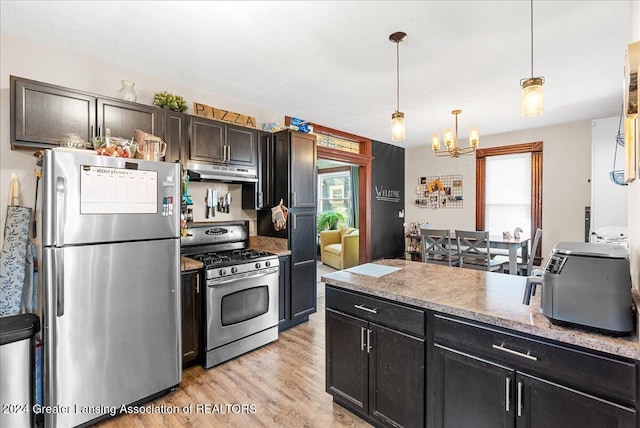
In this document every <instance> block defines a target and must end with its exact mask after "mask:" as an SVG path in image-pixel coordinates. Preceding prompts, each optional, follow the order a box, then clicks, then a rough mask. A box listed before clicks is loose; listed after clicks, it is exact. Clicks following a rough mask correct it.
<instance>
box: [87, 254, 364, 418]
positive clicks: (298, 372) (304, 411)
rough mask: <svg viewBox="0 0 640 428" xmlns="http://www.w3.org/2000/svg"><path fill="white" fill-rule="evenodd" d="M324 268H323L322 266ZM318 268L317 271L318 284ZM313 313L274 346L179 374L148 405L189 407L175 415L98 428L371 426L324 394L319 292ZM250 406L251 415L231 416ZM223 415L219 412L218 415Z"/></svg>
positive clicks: (323, 355)
mask: <svg viewBox="0 0 640 428" xmlns="http://www.w3.org/2000/svg"><path fill="white" fill-rule="evenodd" d="M323 268H324V266H323ZM320 275H321V269H319V272H318V279H320ZM318 291H319V292H318V312H317V313H315V314H312V315H311V316H310V318H309V322H308V323H305V324H302V325H299V326H296V327H293V328H291V329H289V330H287V331H284V332H282V333H280V335H279V338H278V340H277V341H276V342H273V343H271V344H269V345H266V346H263V347H262V348H260V349H257V350H255V351H252V352H250V353H248V354H245V355H243V356H240V357H238V358H235V359H234V360H231V361H228V362H226V363H224V364H221V365H219V366H216V367H214V368H212V369H210V370H205V369H203V368H202V367H201V366H199V365H198V366H194V367H191V368H189V369H187V370H185V371H184V372H183V373H182V383H181V384H180V388H179V389H177V390H175V391H173V392H171V393H169V394H167V395H164V396H162V397H160V398H159V399H157V400H155V401H154V402H152V403H148V404H145V406H147V405H156V406H162V405H164V406H166V407H173V406H178V407H179V408H180V409H182V408H183V407H184V406H190V405H192V406H193V408H192V410H191V411H187V412H182V411H181V412H179V413H177V414H137V415H133V414H128V415H120V416H116V417H114V418H111V419H108V420H106V421H104V422H102V423H100V424H98V425H97V426H99V427H100V428H112V427H113V428H115V427H117V428H132V427H225V428H226V427H238V428H246V427H292V428H297V427H370V426H371V425H369V424H367V423H366V422H364V421H363V420H362V419H360V418H358V417H356V416H354V415H353V414H351V413H350V412H349V411H347V410H345V409H344V408H342V407H340V406H338V405H337V404H333V402H332V400H331V396H330V395H329V394H327V393H326V392H325V353H324V344H325V329H324V328H325V324H324V308H325V307H324V287H323V286H321V287H319V290H318ZM198 404H201V405H204V404H208V405H212V406H214V405H218V409H219V410H220V412H216V413H211V411H212V410H213V409H214V408H213V407H212V408H211V409H212V410H211V411H210V413H208V414H205V413H202V412H201V413H197V412H196V406H197V405H198ZM232 405H246V406H251V405H254V409H255V411H254V412H251V409H249V412H245V413H233V410H234V409H235V410H236V411H238V410H239V409H240V406H234V407H232V408H231V409H230V410H227V409H228V408H229V407H230V406H232ZM223 411H224V412H227V413H222V412H223Z"/></svg>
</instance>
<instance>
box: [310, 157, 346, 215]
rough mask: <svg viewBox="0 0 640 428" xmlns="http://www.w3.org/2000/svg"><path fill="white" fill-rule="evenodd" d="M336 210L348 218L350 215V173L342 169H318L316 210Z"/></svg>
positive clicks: (320, 211)
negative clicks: (323, 170)
mask: <svg viewBox="0 0 640 428" xmlns="http://www.w3.org/2000/svg"><path fill="white" fill-rule="evenodd" d="M331 210H333V211H337V212H339V213H342V214H344V216H345V217H346V218H348V219H350V218H351V217H352V212H351V210H352V208H351V175H350V171H349V169H348V168H347V169H345V170H342V171H335V170H334V171H332V172H322V170H320V171H318V212H319V213H322V212H325V211H331Z"/></svg>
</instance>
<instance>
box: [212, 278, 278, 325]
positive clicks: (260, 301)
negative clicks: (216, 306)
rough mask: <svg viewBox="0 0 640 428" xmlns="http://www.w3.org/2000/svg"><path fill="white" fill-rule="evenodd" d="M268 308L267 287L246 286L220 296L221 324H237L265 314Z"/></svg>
mask: <svg viewBox="0 0 640 428" xmlns="http://www.w3.org/2000/svg"><path fill="white" fill-rule="evenodd" d="M268 310H269V287H267V286H266V285H263V286H260V287H253V288H248V289H245V290H240V291H236V292H235V293H231V294H226V295H224V296H223V297H222V307H221V311H220V312H221V317H222V319H221V321H222V325H223V326H229V325H233V324H238V323H241V322H243V321H247V320H250V319H252V318H256V317H259V316H260V315H263V314H266V313H267V312H268Z"/></svg>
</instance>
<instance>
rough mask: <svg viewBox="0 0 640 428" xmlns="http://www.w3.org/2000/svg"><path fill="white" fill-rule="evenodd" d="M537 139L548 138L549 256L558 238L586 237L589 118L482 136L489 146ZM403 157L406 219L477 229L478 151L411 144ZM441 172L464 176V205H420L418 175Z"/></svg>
mask: <svg viewBox="0 0 640 428" xmlns="http://www.w3.org/2000/svg"><path fill="white" fill-rule="evenodd" d="M533 120H535V119H533ZM480 130H481V131H482V128H481V129H480ZM535 141H542V142H543V143H544V146H543V160H542V230H543V232H542V256H543V257H545V258H546V256H547V254H549V251H550V250H551V248H552V247H553V245H554V244H555V243H556V242H559V241H583V240H584V207H585V206H589V205H590V196H591V195H590V194H591V186H590V183H589V178H590V176H591V121H585V122H576V123H569V124H565V125H558V126H551V127H546V128H537V129H529V130H525V131H518V132H509V133H504V134H496V135H488V136H481V137H480V145H481V147H485V148H486V147H495V146H503V145H512V144H520V143H530V142H535ZM460 145H461V146H462V147H465V146H466V145H467V142H466V141H461V142H460ZM405 158H406V159H407V164H406V169H405V183H406V184H405V192H406V195H407V197H406V200H407V204H406V205H407V206H406V222H407V223H410V222H413V221H418V220H427V221H428V222H429V223H430V224H431V225H432V226H433V227H435V228H440V227H442V228H447V229H452V230H453V229H456V228H459V229H472V230H473V229H475V192H476V190H475V185H476V179H475V178H476V168H475V156H474V155H467V156H461V157H460V158H458V159H451V158H445V157H443V158H437V157H436V156H435V155H434V154H433V151H432V150H431V148H430V147H429V148H428V147H426V146H425V147H418V148H408V149H407V150H406V152H405ZM441 174H462V175H463V204H464V208H462V209H453V208H447V209H437V210H432V209H428V208H427V209H425V208H417V207H416V205H415V204H414V203H413V200H414V199H415V191H416V184H417V182H418V180H419V177H421V176H425V175H441Z"/></svg>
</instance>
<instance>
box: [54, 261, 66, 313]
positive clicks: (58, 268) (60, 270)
mask: <svg viewBox="0 0 640 428" xmlns="http://www.w3.org/2000/svg"><path fill="white" fill-rule="evenodd" d="M54 254H55V255H54V262H53V263H54V266H55V271H54V277H55V279H56V288H57V290H56V291H57V292H56V294H57V299H56V300H57V304H56V315H57V316H59V317H61V316H63V315H64V255H63V254H64V253H63V252H62V251H56V252H55V253H54Z"/></svg>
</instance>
